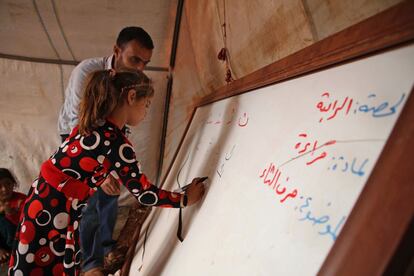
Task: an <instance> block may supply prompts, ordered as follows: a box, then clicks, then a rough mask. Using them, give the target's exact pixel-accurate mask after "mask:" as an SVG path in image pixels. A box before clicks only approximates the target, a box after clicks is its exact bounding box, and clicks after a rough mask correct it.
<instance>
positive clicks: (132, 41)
mask: <svg viewBox="0 0 414 276" xmlns="http://www.w3.org/2000/svg"><path fill="white" fill-rule="evenodd" d="M153 49H154V45H153V42H152V39H151V37H150V36H149V34H148V33H147V32H146V31H144V30H143V29H142V28H140V27H126V28H124V29H122V30H121V32H120V33H119V35H118V38H117V40H116V44H115V46H114V48H113V54H112V55H111V56H109V57H101V58H91V59H86V60H84V61H82V62H81V63H79V64H78V65H77V66H76V67H75V68H74V69H73V71H72V74H71V76H70V79H69V83H68V86H67V88H66V90H65V102H64V104H63V106H62V108H61V110H60V114H59V121H58V130H59V133H60V135H61V137H62V141H64V140H65V139H66V138H67V137H68V136H69V134H70V131H71V130H72V128H73V127H75V126H76V125H77V123H78V110H79V104H80V100H81V99H82V96H83V87H84V85H85V82H86V79H87V76H88V75H89V73H91V72H93V71H96V70H102V69H115V70H117V69H119V68H121V67H123V68H129V69H134V70H140V71H142V70H144V67H145V65H146V64H147V63H148V62H150V59H151V56H152V50H153ZM101 188H102V189H98V191H97V192H96V193H95V194H94V195H93V196H92V197H91V198H90V199H89V201H88V206H87V207H86V208H85V210H84V211H83V216H82V221H81V225H80V240H81V248H82V271H83V272H85V275H103V274H101V272H100V271H101V268H102V267H103V262H104V256H108V255H109V256H113V257H114V258H117V257H118V256H116V254H115V256H114V253H113V252H112V251H113V249H114V245H115V241H114V240H112V232H113V229H114V226H115V222H116V217H117V211H118V196H119V193H120V188H119V184H118V183H116V181H115V180H114V179H113V178H112V177H108V178H107V179H106V180H105V182H104V183H103V184H102V185H101Z"/></svg>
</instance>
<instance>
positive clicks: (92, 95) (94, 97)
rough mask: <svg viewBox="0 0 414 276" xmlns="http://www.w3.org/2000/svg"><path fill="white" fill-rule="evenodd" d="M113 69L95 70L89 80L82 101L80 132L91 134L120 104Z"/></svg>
mask: <svg viewBox="0 0 414 276" xmlns="http://www.w3.org/2000/svg"><path fill="white" fill-rule="evenodd" d="M112 75H113V73H112V71H111V70H101V71H96V72H93V73H92V74H91V75H90V76H89V80H88V81H87V84H86V87H85V92H84V95H83V98H82V100H81V103H80V110H79V133H80V134H82V135H85V134H90V132H91V131H92V130H93V129H94V128H96V127H97V126H98V124H99V122H100V121H102V120H104V119H105V118H106V117H107V116H108V115H109V114H110V113H111V112H112V111H113V110H114V108H115V107H116V105H117V104H118V100H119V99H118V95H117V93H116V91H115V88H114V86H113V81H112V79H113V76H112Z"/></svg>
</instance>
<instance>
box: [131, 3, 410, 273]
mask: <svg viewBox="0 0 414 276" xmlns="http://www.w3.org/2000/svg"><path fill="white" fill-rule="evenodd" d="M413 14H414V1H405V2H402V3H400V4H397V5H395V6H394V7H392V8H390V9H388V10H386V11H384V12H381V13H379V14H377V15H375V16H373V17H370V18H368V19H366V20H364V21H362V22H360V23H358V24H356V25H354V26H351V27H349V28H347V29H345V30H343V31H341V32H338V33H336V34H334V35H332V36H330V37H328V38H326V39H323V40H321V41H319V42H317V43H314V44H312V45H311V46H309V47H307V48H304V49H302V50H300V51H298V52H296V53H294V54H292V55H290V56H288V57H285V58H283V59H281V60H279V61H277V62H275V63H273V64H270V65H268V66H265V67H263V68H262V69H259V70H257V71H255V72H253V73H251V74H249V75H247V76H245V77H243V78H240V79H237V80H235V81H233V82H232V83H230V84H228V85H225V86H223V87H221V88H220V89H218V90H217V91H215V92H213V93H212V94H210V95H208V96H206V97H204V98H202V99H201V100H200V102H199V104H197V105H196V107H195V108H194V110H193V112H192V115H191V119H190V121H189V123H188V124H187V126H186V129H185V131H184V133H183V136H182V138H181V141H180V143H179V145H178V147H177V150H176V152H175V154H174V156H173V159H172V161H171V163H170V165H169V167H168V169H167V172H166V174H165V177H164V179H163V181H162V183H164V182H165V179H166V178H167V176H168V174H169V173H170V170H171V168H172V166H173V164H174V162H175V160H176V157H177V155H178V152H179V151H180V149H181V146H182V143H183V141H184V139H185V136H186V134H187V132H188V129H189V127H190V125H191V123H192V120H193V118H194V114H195V112H196V110H197V108H198V107H201V106H203V105H207V104H210V103H213V102H216V101H220V100H223V99H226V98H229V97H232V96H235V95H240V94H243V93H251V92H254V91H253V90H255V89H258V88H261V87H264V86H267V85H273V84H276V83H279V82H282V81H286V80H290V79H293V78H297V77H301V76H303V75H305V74H309V73H314V72H317V71H318V70H322V69H327V68H330V67H333V66H340V65H342V64H344V63H348V62H351V61H355V60H358V59H362V58H366V57H368V56H372V55H376V54H381V53H383V52H386V51H389V50H391V49H395V48H398V47H402V46H405V45H408V44H412V43H414V16H413ZM413 91H414V89H412V91H411V92H413ZM413 94H414V93H411V95H410V97H409V98H408V99H407V102H406V104H405V107H404V109H403V110H402V112H401V115H400V117H399V118H398V120H397V122H396V124H395V126H394V129H393V131H392V133H391V135H390V138H389V139H388V141H387V143H386V145H385V147H384V149H383V152H382V153H381V155H380V157H379V159H378V161H377V164H376V166H375V168H374V169H373V171H372V173H371V175H370V177H369V179H368V181H367V183H366V185H365V186H364V188H363V190H362V192H361V195H360V196H359V197H358V200H357V202H356V203H355V205H354V207H353V209H352V212H351V213H350V215H349V217H348V219H347V221H346V223H345V225H344V226H343V228H342V230H341V233H340V235H339V236H338V238H337V240H336V242H335V243H334V245H333V246H332V248H331V250H330V252H329V254H328V256H327V257H326V259H325V261H324V263H323V265H322V266H321V268H320V270H319V272H318V275H383V274H384V273H385V272H387V273H391V274H394V273H395V272H397V270H398V269H407V267H406V266H408V264H405V265H406V266H405V267H404V265H403V267H401V264H395V263H394V262H395V261H396V260H392V259H393V257H394V256H397V255H398V256H401V254H402V255H404V254H406V252H401V251H402V250H403V249H401V246H400V242H401V240H402V239H403V237H404V235H405V234H406V233H407V231H408V229H409V228H410V231H411V232H412V228H413V227H409V226H410V223H411V224H412V221H413V217H414V204H412V201H411V200H412V199H413V198H414V183H410V181H413V180H414V162H412V161H411V159H410V158H411V156H414V146H413V145H412V144H411V141H414V95H413ZM137 230H139V229H137ZM410 234H411V233H410ZM134 236H135V235H134ZM136 236H137V239H136V240H134V241H133V245H132V246H133V247H134V248H135V246H136V244H137V242H138V239H139V235H136ZM379 237H380V240H378V238H379ZM408 254H409V253H408ZM405 257H406V256H405ZM408 257H409V258H412V257H411V256H408ZM132 258H133V256H130V258H127V260H126V263H125V265H124V268H128V270H129V267H130V265H131V263H132ZM411 261H412V260H411ZM397 262H398V260H397ZM398 272H401V271H398ZM402 272H404V270H403V271H402ZM399 274H400V273H399Z"/></svg>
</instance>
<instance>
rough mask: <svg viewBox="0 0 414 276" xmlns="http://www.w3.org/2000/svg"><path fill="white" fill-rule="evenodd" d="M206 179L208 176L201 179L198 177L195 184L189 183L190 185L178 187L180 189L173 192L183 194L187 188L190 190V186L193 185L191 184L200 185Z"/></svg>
mask: <svg viewBox="0 0 414 276" xmlns="http://www.w3.org/2000/svg"><path fill="white" fill-rule="evenodd" d="M207 179H208V176H203V177H200V178H198V179H197V182H195V183H194V182H191V183H190V184H187V185H185V186H183V187H180V188H178V189H177V190H175V191H174V192H176V193H182V192H184V191H185V190H187V189H188V188H190V186H191V185H193V184H198V183H201V182H204V181H205V180H207Z"/></svg>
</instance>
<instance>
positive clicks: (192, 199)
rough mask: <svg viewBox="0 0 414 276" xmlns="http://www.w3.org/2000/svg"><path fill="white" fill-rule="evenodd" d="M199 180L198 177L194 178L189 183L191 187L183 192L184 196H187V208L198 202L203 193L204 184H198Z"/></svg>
mask: <svg viewBox="0 0 414 276" xmlns="http://www.w3.org/2000/svg"><path fill="white" fill-rule="evenodd" d="M199 179H200V178H199V177H197V178H194V179H193V181H191V185H190V186H189V187H188V189H186V191H185V194H186V195H187V206H190V205H193V204H194V203H196V202H197V201H199V200H200V199H201V198H202V197H203V195H204V193H205V186H204V183H203V182H199V181H200V180H199Z"/></svg>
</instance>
